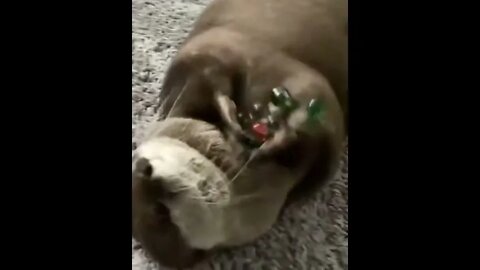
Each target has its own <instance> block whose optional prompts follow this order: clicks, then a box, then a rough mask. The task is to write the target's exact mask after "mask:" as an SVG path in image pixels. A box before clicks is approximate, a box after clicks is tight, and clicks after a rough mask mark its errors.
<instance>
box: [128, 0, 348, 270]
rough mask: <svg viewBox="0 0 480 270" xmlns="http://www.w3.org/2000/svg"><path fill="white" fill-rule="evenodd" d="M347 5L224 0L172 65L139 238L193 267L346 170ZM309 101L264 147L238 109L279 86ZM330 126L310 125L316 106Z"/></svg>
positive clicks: (150, 148) (137, 189)
mask: <svg viewBox="0 0 480 270" xmlns="http://www.w3.org/2000/svg"><path fill="white" fill-rule="evenodd" d="M347 41H348V32H347V1H346V0H298V1H287V0H214V1H212V3H211V4H210V5H209V6H208V7H207V8H206V9H205V10H204V12H203V13H202V14H201V16H200V17H199V18H198V19H197V21H196V23H195V25H194V27H193V30H192V31H191V32H190V34H189V36H188V37H187V38H186V40H185V42H184V44H183V45H182V46H181V48H180V49H179V51H178V53H177V55H176V56H175V57H174V59H173V61H172V62H171V64H170V66H169V68H168V70H167V73H166V77H165V80H164V83H163V87H162V90H161V92H160V103H159V106H158V108H157V109H158V115H159V119H158V121H157V122H155V123H154V126H153V127H152V130H151V132H150V133H149V135H148V136H146V137H145V139H144V140H143V141H142V142H141V143H140V144H139V146H138V148H137V149H136V150H135V152H134V156H133V160H132V235H133V237H134V238H135V239H136V240H137V241H138V242H139V243H140V244H141V245H142V246H143V248H144V250H145V251H146V252H147V253H148V254H149V255H150V256H151V257H152V258H153V259H155V260H156V261H157V262H159V263H160V264H163V265H166V266H170V267H187V266H191V265H193V264H194V263H196V262H198V261H199V260H202V259H204V258H205V257H206V256H208V255H209V254H211V253H212V252H214V251H216V250H218V249H223V248H230V247H235V246H239V245H243V244H246V243H249V242H251V241H254V240H255V239H257V238H258V237H259V236H261V235H263V234H264V233H266V232H267V231H268V230H269V229H270V228H271V227H272V226H273V224H274V223H275V221H276V219H277V217H278V215H279V214H280V213H281V210H282V208H283V207H284V205H285V204H286V202H287V201H288V199H289V198H290V197H291V196H293V194H296V191H298V190H310V191H311V190H314V189H313V188H312V187H315V186H317V185H320V184H321V183H324V182H325V181H326V180H328V179H329V178H330V176H331V175H332V174H333V173H334V172H335V170H336V168H337V166H338V163H339V158H340V155H341V153H342V150H343V144H344V141H345V140H346V137H347V123H348V108H347V107H348V93H347V91H348V80H347V79H348V63H347V57H348V48H347V43H348V42H347ZM280 86H281V87H284V88H286V89H288V91H289V92H290V94H291V95H292V97H294V98H295V100H297V101H298V103H299V106H298V107H297V108H296V109H295V110H294V112H293V113H292V114H290V116H289V117H287V118H286V119H285V121H282V122H281V123H280V124H279V127H278V129H276V130H275V132H274V134H273V136H272V137H271V138H270V139H268V140H267V141H265V142H264V143H263V144H262V145H261V146H260V147H259V148H255V149H251V148H250V147H248V146H246V144H245V138H246V137H247V135H246V134H245V131H244V129H243V128H242V126H241V124H240V123H239V119H238V117H237V114H238V113H239V112H248V111H249V110H250V109H251V106H252V104H254V103H260V104H268V103H269V100H270V97H271V91H272V89H273V88H275V87H280ZM313 99H314V100H321V101H322V102H323V104H324V106H325V112H326V113H325V116H324V121H323V122H322V125H318V126H316V127H315V130H314V131H313V132H312V131H311V130H308V131H307V130H305V129H304V127H303V126H302V125H301V123H302V122H303V121H304V120H305V117H306V115H305V111H306V108H307V107H308V105H309V102H311V100H313Z"/></svg>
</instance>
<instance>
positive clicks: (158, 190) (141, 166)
mask: <svg viewBox="0 0 480 270" xmlns="http://www.w3.org/2000/svg"><path fill="white" fill-rule="evenodd" d="M133 176H134V181H136V182H137V183H139V184H140V186H141V190H142V192H143V193H144V194H145V195H147V196H148V197H149V198H152V199H154V200H155V201H156V200H164V199H171V198H172V197H174V195H175V194H174V193H173V192H171V191H170V189H169V188H168V187H167V185H166V183H165V181H164V180H163V179H162V178H161V177H159V176H154V175H153V165H152V163H151V162H150V161H149V160H148V159H147V158H143V157H142V158H139V159H138V160H137V161H136V162H135V166H134V171H133Z"/></svg>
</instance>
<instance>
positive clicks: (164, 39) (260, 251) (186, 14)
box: [132, 0, 348, 270]
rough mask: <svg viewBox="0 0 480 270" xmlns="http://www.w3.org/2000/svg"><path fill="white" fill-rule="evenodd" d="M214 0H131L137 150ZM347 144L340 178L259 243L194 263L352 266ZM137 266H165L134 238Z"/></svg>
mask: <svg viewBox="0 0 480 270" xmlns="http://www.w3.org/2000/svg"><path fill="white" fill-rule="evenodd" d="M208 2H210V0H132V12H133V14H132V16H133V21H132V24H133V33H132V60H133V64H132V150H133V149H134V148H135V143H136V142H138V141H139V140H140V139H141V138H142V137H143V135H144V131H145V130H146V128H147V127H148V125H149V124H150V123H151V122H152V121H153V119H154V114H153V107H154V105H155V104H156V103H157V102H158V100H157V96H158V92H159V91H160V90H161V82H162V80H163V77H164V73H165V69H166V68H167V66H168V64H169V62H170V60H171V59H172V57H173V56H174V55H175V52H176V51H177V48H178V47H179V45H180V44H181V42H182V40H183V39H184V38H185V36H186V34H187V33H188V31H189V29H191V26H192V23H193V22H194V20H195V18H196V17H197V16H198V15H199V13H200V12H201V11H202V9H203V8H204V7H205V5H206V4H208ZM347 154H348V149H346V150H345V158H344V159H343V164H342V169H341V170H339V172H338V174H337V176H336V177H335V180H334V181H332V182H331V183H330V184H329V185H328V186H327V187H326V188H324V189H323V190H322V191H319V192H318V194H317V195H316V196H315V198H312V200H311V201H309V202H308V203H306V204H302V205H292V206H291V207H289V208H288V209H287V210H286V211H285V213H284V215H282V216H281V217H280V220H279V222H278V223H277V224H276V226H274V228H273V229H272V230H271V231H270V233H268V234H267V235H265V236H264V237H262V238H261V239H259V240H258V241H256V242H255V243H253V244H251V245H248V246H245V247H242V248H237V249H235V250H229V251H225V252H223V253H221V254H218V256H216V257H214V258H213V259H212V260H210V261H208V262H205V263H204V264H202V265H199V266H198V267H196V268H195V269H214V270H217V269H225V270H230V269H238V270H240V269H268V270H275V269H279V270H280V269H282V270H283V269H315V270H317V269H335V270H341V269H348V208H347V204H348V158H347ZM132 269H134V270H147V269H162V268H161V267H159V266H157V265H155V264H154V263H153V262H151V261H149V260H148V259H147V258H146V257H145V255H144V253H143V251H142V250H141V249H138V247H137V245H136V243H135V242H134V241H133V240H132Z"/></svg>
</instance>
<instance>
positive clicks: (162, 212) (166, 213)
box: [155, 202, 170, 220]
mask: <svg viewBox="0 0 480 270" xmlns="http://www.w3.org/2000/svg"><path fill="white" fill-rule="evenodd" d="M155 214H156V215H157V216H158V218H159V219H161V220H165V219H169V218H170V209H168V207H166V206H165V204H163V203H161V202H156V203H155Z"/></svg>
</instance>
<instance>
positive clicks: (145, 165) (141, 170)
mask: <svg viewBox="0 0 480 270" xmlns="http://www.w3.org/2000/svg"><path fill="white" fill-rule="evenodd" d="M134 173H135V174H136V175H137V176H140V177H144V178H151V177H152V173H153V167H152V164H150V161H149V160H148V159H146V158H139V159H138V160H137V162H136V163H135V168H134Z"/></svg>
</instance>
